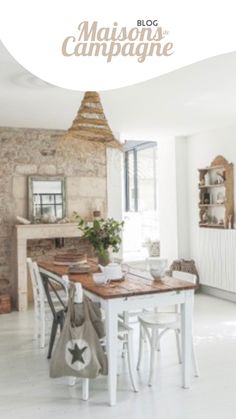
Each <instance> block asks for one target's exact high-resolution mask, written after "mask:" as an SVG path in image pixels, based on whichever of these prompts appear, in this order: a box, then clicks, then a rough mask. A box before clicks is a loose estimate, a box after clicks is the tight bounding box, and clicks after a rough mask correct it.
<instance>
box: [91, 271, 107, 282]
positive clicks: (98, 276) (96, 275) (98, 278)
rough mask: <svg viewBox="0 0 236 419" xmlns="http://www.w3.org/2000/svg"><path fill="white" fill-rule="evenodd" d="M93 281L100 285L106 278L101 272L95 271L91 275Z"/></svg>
mask: <svg viewBox="0 0 236 419" xmlns="http://www.w3.org/2000/svg"><path fill="white" fill-rule="evenodd" d="M92 277H93V281H94V282H95V284H96V285H102V284H106V283H107V278H106V276H105V275H104V274H103V273H100V272H97V273H94V274H93V275H92Z"/></svg>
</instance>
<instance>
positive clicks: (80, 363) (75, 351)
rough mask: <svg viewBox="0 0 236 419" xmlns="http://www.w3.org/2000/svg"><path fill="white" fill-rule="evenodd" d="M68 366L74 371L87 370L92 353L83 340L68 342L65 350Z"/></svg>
mask: <svg viewBox="0 0 236 419" xmlns="http://www.w3.org/2000/svg"><path fill="white" fill-rule="evenodd" d="M65 359H66V363H67V365H69V367H70V368H72V369H73V370H76V371H79V370H82V369H83V368H85V367H86V366H87V365H88V364H89V362H90V360H91V351H90V348H89V345H88V342H86V341H85V340H83V339H73V340H70V341H68V342H67V345H66V350H65Z"/></svg>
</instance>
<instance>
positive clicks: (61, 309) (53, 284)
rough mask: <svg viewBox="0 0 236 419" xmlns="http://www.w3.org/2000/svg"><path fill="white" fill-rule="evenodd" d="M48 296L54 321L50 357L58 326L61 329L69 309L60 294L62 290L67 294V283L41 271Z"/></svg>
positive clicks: (49, 349) (50, 341) (49, 356)
mask: <svg viewBox="0 0 236 419" xmlns="http://www.w3.org/2000/svg"><path fill="white" fill-rule="evenodd" d="M40 275H41V278H42V282H43V286H44V290H45V294H46V298H47V300H48V305H49V307H50V309H51V312H52V316H53V321H52V328H51V334H50V340H49V347H48V355H47V357H48V359H50V358H51V355H52V349H53V345H54V342H55V338H56V334H57V331H58V327H59V328H60V331H61V330H62V328H63V325H64V319H65V312H66V310H67V305H66V304H65V301H64V298H62V296H61V295H60V293H61V290H62V291H64V292H65V296H66V295H67V289H66V285H65V284H64V283H63V282H62V281H59V280H56V279H55V278H51V277H50V276H48V275H47V274H45V273H44V272H40Z"/></svg>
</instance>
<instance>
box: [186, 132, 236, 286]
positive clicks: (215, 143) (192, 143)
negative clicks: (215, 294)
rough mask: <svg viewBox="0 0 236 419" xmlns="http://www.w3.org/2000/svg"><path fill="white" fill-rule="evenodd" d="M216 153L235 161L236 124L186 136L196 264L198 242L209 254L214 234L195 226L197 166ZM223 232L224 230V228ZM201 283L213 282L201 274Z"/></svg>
mask: <svg viewBox="0 0 236 419" xmlns="http://www.w3.org/2000/svg"><path fill="white" fill-rule="evenodd" d="M219 154H221V155H223V156H224V157H225V158H226V159H227V160H228V161H229V162H232V163H234V165H236V125H234V126H230V127H226V128H222V129H217V130H213V131H208V132H202V133H199V134H196V135H193V136H191V137H189V138H188V144H187V161H188V201H189V243H190V256H191V257H192V258H193V259H195V260H196V262H197V264H199V261H203V259H202V257H203V255H201V243H204V246H207V247H206V258H207V254H208V255H209V252H210V251H211V249H209V248H210V246H211V237H209V236H213V234H211V233H210V232H209V229H206V230H207V231H206V232H204V231H202V230H203V229H199V227H198V221H199V209H198V202H199V191H198V168H201V167H205V166H207V165H209V164H210V163H211V162H212V160H213V159H214V158H215V157H216V156H217V155H219ZM235 170H236V167H234V179H235V173H236V171H235ZM234 197H236V181H235V182H234ZM234 205H235V203H234ZM235 208H236V206H235ZM200 230H201V231H200ZM219 233H220V232H219ZM225 233H226V234H227V232H225ZM235 233H236V232H235ZM205 236H208V237H205ZM204 237H205V238H204ZM212 239H213V238H212ZM225 240H226V239H225V235H224V240H222V242H223V241H225ZM235 240H236V234H235ZM206 241H207V242H206ZM220 259H222V263H224V255H223V250H221V257H220ZM234 259H235V257H234ZM202 263H203V262H202ZM213 263H214V260H213ZM233 263H234V260H232V264H233ZM228 265H229V262H227V266H228ZM231 279H232V278H231ZM209 281H210V282H209ZM203 283H206V284H207V283H208V284H210V283H211V285H212V286H214V283H212V279H211V280H210V278H206V277H204V278H203ZM222 288H225V285H224V284H223V285H222Z"/></svg>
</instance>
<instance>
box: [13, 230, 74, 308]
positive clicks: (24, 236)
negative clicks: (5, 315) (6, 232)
mask: <svg viewBox="0 0 236 419" xmlns="http://www.w3.org/2000/svg"><path fill="white" fill-rule="evenodd" d="M80 236H81V232H80V231H79V230H78V224H76V223H66V224H28V225H16V226H15V230H14V243H15V260H16V263H15V266H16V272H15V273H16V276H17V307H18V310H19V311H25V310H27V307H28V287H27V265H26V258H27V240H34V239H55V238H61V237H80Z"/></svg>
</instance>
